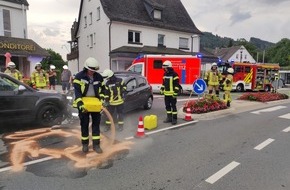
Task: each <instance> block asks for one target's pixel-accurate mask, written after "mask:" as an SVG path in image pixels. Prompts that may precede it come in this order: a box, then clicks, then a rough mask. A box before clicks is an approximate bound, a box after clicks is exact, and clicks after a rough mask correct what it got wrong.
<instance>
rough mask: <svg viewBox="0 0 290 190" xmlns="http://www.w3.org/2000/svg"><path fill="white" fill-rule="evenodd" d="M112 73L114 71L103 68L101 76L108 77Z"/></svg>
mask: <svg viewBox="0 0 290 190" xmlns="http://www.w3.org/2000/svg"><path fill="white" fill-rule="evenodd" d="M113 75H114V72H113V71H112V70H110V69H105V70H104V72H103V73H102V76H103V77H104V78H110V77H112V76H113Z"/></svg>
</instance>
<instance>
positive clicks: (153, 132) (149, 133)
mask: <svg viewBox="0 0 290 190" xmlns="http://www.w3.org/2000/svg"><path fill="white" fill-rule="evenodd" d="M197 122H198V120H193V121H189V122H186V123H181V124H179V125H174V126H171V127H166V128H162V129H159V130H155V131H151V132H147V133H145V135H152V134H155V133H159V132H162V131H166V130H169V129H174V128H178V127H182V126H184V125H189V124H192V123H197ZM134 138H135V137H133V136H131V137H127V138H125V140H131V139H134Z"/></svg>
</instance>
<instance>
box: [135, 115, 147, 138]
mask: <svg viewBox="0 0 290 190" xmlns="http://www.w3.org/2000/svg"><path fill="white" fill-rule="evenodd" d="M135 137H136V138H144V137H146V135H145V129H144V124H143V118H142V116H140V117H139V123H138V128H137V132H136V135H135Z"/></svg>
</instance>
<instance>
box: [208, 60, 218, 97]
mask: <svg viewBox="0 0 290 190" xmlns="http://www.w3.org/2000/svg"><path fill="white" fill-rule="evenodd" d="M204 80H205V82H206V83H207V85H208V91H209V94H212V92H213V90H215V94H216V96H217V97H219V85H220V81H221V80H222V74H221V73H220V72H219V70H218V69H217V64H216V63H212V64H211V69H210V70H208V71H207V72H206V73H205V76H204Z"/></svg>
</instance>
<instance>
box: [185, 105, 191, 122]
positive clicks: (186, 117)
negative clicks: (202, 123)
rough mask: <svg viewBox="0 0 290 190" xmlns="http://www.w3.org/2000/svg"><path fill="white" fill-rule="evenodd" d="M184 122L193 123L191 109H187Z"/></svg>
mask: <svg viewBox="0 0 290 190" xmlns="http://www.w3.org/2000/svg"><path fill="white" fill-rule="evenodd" d="M184 120H185V121H192V120H193V119H192V118H191V111H190V108H189V107H188V108H186V114H185V117H184Z"/></svg>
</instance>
